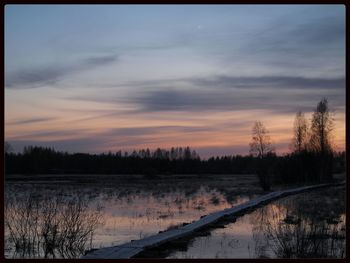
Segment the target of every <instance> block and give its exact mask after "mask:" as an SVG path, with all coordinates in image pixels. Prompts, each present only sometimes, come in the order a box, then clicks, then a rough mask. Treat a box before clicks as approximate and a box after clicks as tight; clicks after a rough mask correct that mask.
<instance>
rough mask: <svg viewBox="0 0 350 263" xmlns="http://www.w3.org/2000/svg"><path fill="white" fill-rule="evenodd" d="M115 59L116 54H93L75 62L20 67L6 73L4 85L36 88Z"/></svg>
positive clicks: (17, 87)
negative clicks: (37, 66) (31, 67)
mask: <svg viewBox="0 0 350 263" xmlns="http://www.w3.org/2000/svg"><path fill="white" fill-rule="evenodd" d="M115 61H117V56H116V55H114V54H113V55H108V56H99V57H98V56H94V57H89V58H85V59H82V60H80V61H79V62H78V63H76V64H69V65H47V66H46V67H40V68H33V69H29V68H27V69H22V70H18V71H16V72H13V73H9V74H6V76H5V87H6V88H14V89H24V88H38V87H42V86H45V85H53V84H55V83H57V82H58V81H60V80H62V79H64V77H65V76H69V75H72V74H76V73H79V72H82V71H85V70H89V69H92V68H95V67H100V66H104V65H108V64H110V63H113V62H115Z"/></svg>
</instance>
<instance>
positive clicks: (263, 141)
mask: <svg viewBox="0 0 350 263" xmlns="http://www.w3.org/2000/svg"><path fill="white" fill-rule="evenodd" d="M250 153H251V154H252V155H253V156H256V157H258V160H257V165H256V173H257V175H258V178H259V182H260V185H261V187H262V188H263V190H264V191H268V190H270V187H271V177H272V175H271V173H272V170H273V162H274V159H275V157H276V156H275V153H274V147H273V146H272V142H271V139H270V136H269V135H268V130H267V129H266V128H265V126H264V125H263V123H262V122H260V121H256V122H255V123H254V126H253V129H252V142H251V143H250Z"/></svg>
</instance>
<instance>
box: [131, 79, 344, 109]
mask: <svg viewBox="0 0 350 263" xmlns="http://www.w3.org/2000/svg"><path fill="white" fill-rule="evenodd" d="M189 82H191V83H192V84H194V85H195V88H193V87H192V88H189V89H186V90H179V89H175V88H172V89H169V88H167V89H159V88H158V89H157V90H152V91H148V92H144V93H141V92H140V93H138V95H137V96H134V97H133V98H130V101H131V102H133V103H135V104H136V105H139V106H140V107H141V110H145V111H175V110H176V111H206V110H247V109H250V110H254V109H259V110H271V111H278V112H295V111H296V110H298V109H299V110H303V111H310V110H313V108H312V107H313V105H314V104H315V103H316V102H317V101H318V100H320V99H321V98H322V97H327V98H329V100H330V102H331V103H334V104H338V105H342V104H344V94H345V79H342V78H339V79H322V78H313V79H308V78H302V77H275V76H265V77H230V76H216V77H212V78H193V79H190V80H189ZM198 88H200V89H198Z"/></svg>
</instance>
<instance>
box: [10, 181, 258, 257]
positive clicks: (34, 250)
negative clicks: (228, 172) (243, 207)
mask: <svg viewBox="0 0 350 263" xmlns="http://www.w3.org/2000/svg"><path fill="white" fill-rule="evenodd" d="M214 176H215V178H218V177H219V176H218V175H214ZM254 184H256V181H255V177H252V176H242V177H239V176H224V175H223V176H220V180H213V179H212V177H208V178H206V177H202V178H200V179H199V178H198V177H196V176H192V177H188V178H186V179H185V180H184V178H181V177H180V176H179V177H178V178H177V177H176V176H174V177H172V178H169V177H168V178H164V177H161V178H158V179H154V180H146V179H144V178H143V177H142V176H140V177H137V176H132V177H130V176H115V177H113V176H100V177H98V176H83V175H76V176H65V175H63V176H61V177H58V176H39V175H37V176H29V177H28V176H18V177H13V178H12V180H8V181H7V182H6V187H5V194H6V195H5V196H6V197H5V201H6V202H7V203H9V205H8V206H6V207H7V209H6V210H5V218H7V221H6V222H9V224H5V254H6V257H9V258H12V257H20V258H21V257H25V258H41V257H57V258H62V257H63V258H76V257H80V256H81V255H82V254H83V253H84V251H85V250H87V249H91V248H100V247H106V246H113V245H119V244H123V243H126V242H129V241H131V240H136V239H141V238H144V237H147V236H150V235H153V234H156V233H158V232H159V231H163V230H165V229H168V228H171V227H174V226H176V225H179V224H182V223H190V222H192V221H195V220H198V219H199V218H200V217H201V216H203V215H206V214H209V213H212V212H215V211H219V210H223V209H225V208H228V207H231V206H233V205H237V204H240V203H243V202H246V201H248V200H249V199H251V198H254V197H255V196H256V194H254V193H258V192H259V189H257V188H256V187H254ZM244 185H245V186H246V187H244ZM247 189H249V191H248V190H247ZM28 196H32V197H33V198H32V199H31V200H32V201H31V203H30V202H29V201H28ZM76 196H79V198H81V199H82V200H84V204H85V206H83V205H82V208H83V209H81V210H83V211H81V212H80V213H81V218H80V219H79V220H81V221H79V224H81V225H85V226H87V227H88V226H89V224H90V223H89V222H86V220H85V219H86V218H89V217H93V215H94V214H95V213H96V212H97V211H98V212H99V222H98V224H96V225H94V226H95V228H94V229H93V231H92V230H91V231H92V232H89V235H90V234H93V235H91V238H90V236H89V238H86V240H85V242H83V243H79V242H77V243H74V249H76V250H77V251H75V252H74V253H70V252H69V251H68V252H67V251H65V250H64V249H65V248H64V247H63V245H62V244H61V246H60V247H61V251H59V249H58V246H59V245H57V246H56V249H54V250H53V251H51V250H49V252H48V250H47V247H48V246H47V245H45V246H44V245H43V244H44V242H43V238H42V235H41V234H40V233H41V232H42V225H43V224H44V223H43V222H44V220H43V219H44V218H46V217H47V216H48V210H45V211H42V207H46V206H48V207H52V206H55V205H56V206H57V207H58V209H57V210H59V211H60V212H59V213H57V215H56V217H53V218H56V219H55V220H56V221H62V220H63V218H65V217H70V218H72V220H73V219H74V214H77V210H79V209H78V208H77V207H71V208H70V209H67V207H68V202H69V200H71V199H72V198H75V197H76ZM58 199H59V200H60V201H57V202H56V201H55V202H56V203H55V202H53V201H52V200H58ZM43 200H46V201H45V202H44V201H43ZM73 201H74V202H77V201H76V200H75V199H74V200H73ZM73 201H72V202H73ZM26 202H27V203H26ZM28 202H29V203H30V204H29V203H28ZM50 202H51V203H50ZM74 202H73V203H74ZM49 204H50V205H51V206H50V205H49ZM35 207H37V209H36V210H35ZM98 207H100V209H99V210H98ZM19 208H21V209H22V210H23V211H24V212H23V213H22V214H19V213H18V211H20V209H19ZM11 209H12V210H11ZM28 209H29V210H30V213H29V214H30V215H31V216H30V217H29V219H28V220H27V221H30V222H34V221H35V222H34V223H35V224H37V225H38V227H37V228H33V226H31V225H30V224H29V225H27V226H25V227H24V228H25V229H27V230H25V231H27V232H29V234H28V233H27V234H26V240H27V239H28V240H31V238H32V239H33V242H32V243H33V244H34V243H35V244H36V246H35V247H34V246H33V247H31V249H23V248H21V249H18V248H17V249H16V248H15V244H14V242H13V240H11V239H10V231H9V227H10V226H11V225H12V228H18V229H20V227H18V225H19V224H20V223H21V222H23V221H25V220H24V219H23V218H24V217H25V212H26V211H27V210H28ZM50 211H51V210H50ZM51 213H52V211H51ZM63 214H65V216H63ZM34 215H37V218H35V216H34ZM96 218H97V217H96ZM16 220H17V221H16ZM52 221H54V219H53V220H52ZM90 221H91V222H92V220H90ZM34 223H33V225H34ZM68 223H69V222H67V224H68ZM50 224H52V223H51V222H50ZM57 224H58V223H57ZM77 225H78V224H77ZM50 226H51V225H50ZM21 227H22V228H23V226H21ZM60 227H61V228H62V229H63V228H64V227H66V226H60ZM51 228H52V229H55V228H54V227H52V226H51ZM51 228H50V229H51ZM56 228H57V227H56ZM33 229H34V230H33ZM52 229H51V230H52ZM65 229H67V227H66V228H65ZM91 229H92V228H91ZM52 231H53V230H52ZM52 231H51V232H50V231H48V232H47V233H46V236H49V237H50V238H51V239H53V237H55V235H54V234H53V232H52ZM62 231H63V230H62ZM86 231H88V228H86ZM22 232H23V231H22ZM36 232H38V233H39V234H35V233H36ZM16 233H17V235H19V233H20V232H19V231H17V232H16ZM32 233H34V234H32ZM82 235H83V234H82ZM28 240H27V241H28ZM56 240H59V238H58V237H57V238H56ZM27 241H26V242H27ZM21 242H22V241H21ZM55 242H56V241H55ZM22 243H23V242H22ZM22 243H21V244H22ZM56 243H57V244H59V241H57V242H56ZM56 243H55V244H56ZM23 244H25V243H23ZM45 244H46V243H45ZM66 245H67V244H66V243H64V246H66ZM67 246H68V245H67ZM44 247H45V249H46V252H47V253H45V249H44ZM70 250H73V248H70Z"/></svg>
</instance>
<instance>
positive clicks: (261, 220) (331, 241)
mask: <svg viewBox="0 0 350 263" xmlns="http://www.w3.org/2000/svg"><path fill="white" fill-rule="evenodd" d="M338 190H339V189H338ZM344 201H345V197H344V190H343V191H335V190H334V189H333V191H332V190H331V191H330V190H328V191H327V192H325V191H322V192H319V195H315V194H313V195H311V196H309V197H308V198H305V195H304V197H296V198H295V199H287V200H285V202H284V203H283V204H276V205H270V206H266V207H264V208H262V209H259V210H258V211H257V212H256V213H254V215H255V217H254V221H255V222H258V223H257V224H255V226H254V227H253V236H254V239H255V242H256V243H255V248H256V256H257V257H266V256H267V255H266V252H267V251H266V250H267V248H268V249H269V250H270V251H272V252H273V254H274V256H276V257H278V258H342V257H344V256H345V214H344V211H345V205H344Z"/></svg>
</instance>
